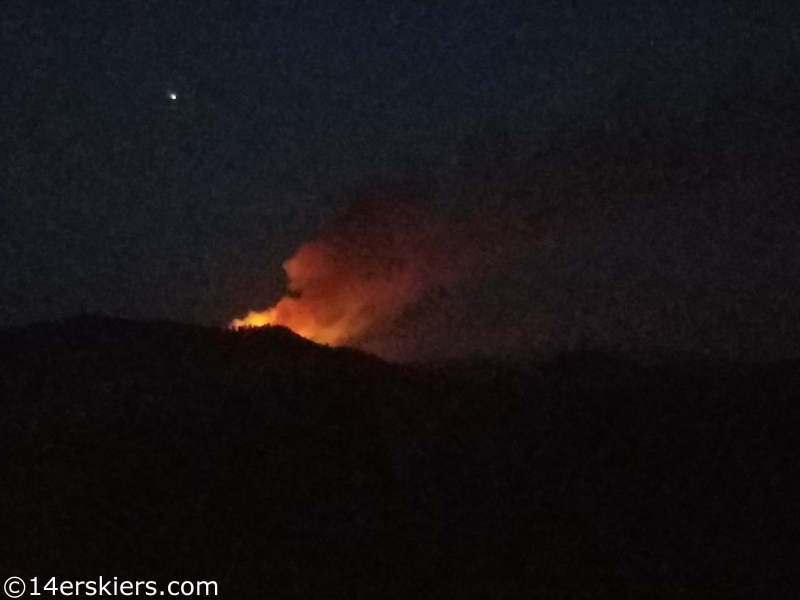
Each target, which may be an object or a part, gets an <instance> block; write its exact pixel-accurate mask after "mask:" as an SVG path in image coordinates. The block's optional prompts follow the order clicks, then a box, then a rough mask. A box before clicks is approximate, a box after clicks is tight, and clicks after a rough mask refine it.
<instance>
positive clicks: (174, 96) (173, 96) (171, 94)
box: [169, 92, 178, 100]
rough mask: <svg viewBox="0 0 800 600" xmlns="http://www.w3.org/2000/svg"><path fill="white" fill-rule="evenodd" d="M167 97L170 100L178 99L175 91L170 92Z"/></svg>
mask: <svg viewBox="0 0 800 600" xmlns="http://www.w3.org/2000/svg"><path fill="white" fill-rule="evenodd" d="M169 99H170V100H177V99H178V94H176V93H175V92H170V93H169Z"/></svg>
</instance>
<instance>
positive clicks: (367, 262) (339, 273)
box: [231, 189, 477, 346]
mask: <svg viewBox="0 0 800 600" xmlns="http://www.w3.org/2000/svg"><path fill="white" fill-rule="evenodd" d="M345 206H346V209H345V210H344V211H343V212H342V213H341V215H340V216H339V217H338V218H336V219H334V221H333V222H332V223H331V224H330V226H328V227H326V228H325V229H324V230H323V231H322V232H321V234H320V235H319V236H318V237H317V238H316V239H314V240H313V241H310V242H308V243H306V244H303V245H302V246H301V247H300V248H299V249H298V251H297V252H296V253H295V254H294V256H292V257H291V258H290V259H289V260H287V261H286V262H285V263H284V265H283V266H284V270H285V271H286V275H287V278H288V291H287V294H286V295H285V296H284V298H283V299H281V300H280V301H279V302H278V303H277V304H276V305H275V306H273V307H272V308H270V309H268V310H266V311H263V312H251V313H249V314H248V315H247V316H245V317H244V318H242V319H236V320H235V321H233V322H232V323H231V327H233V328H239V327H247V326H264V325H282V326H285V327H288V328H289V329H291V330H293V331H294V332H295V333H297V334H299V335H302V336H303V337H306V338H308V339H310V340H313V341H315V342H318V343H323V344H329V345H332V346H339V345H345V344H346V345H353V344H357V343H359V342H362V341H365V340H369V339H370V338H371V337H374V336H377V335H380V334H382V333H385V332H386V331H387V329H388V328H390V327H391V325H392V323H393V322H395V321H396V320H397V319H398V317H400V316H401V315H402V314H403V313H404V311H406V309H408V308H409V307H410V306H412V305H413V304H414V303H416V302H418V301H419V300H420V299H422V298H423V297H424V296H426V295H427V294H430V293H431V292H434V291H435V290H437V289H440V288H443V287H444V288H447V287H449V286H453V285H454V284H456V283H458V282H459V281H461V280H462V279H464V278H465V277H466V276H467V274H468V273H469V271H470V269H471V268H472V267H474V266H475V265H476V260H475V259H476V256H477V252H476V251H477V248H476V247H475V244H474V243H470V239H469V238H470V236H469V232H468V231H467V228H466V227H465V226H464V225H459V224H458V223H455V222H453V220H452V219H445V218H443V217H442V216H440V215H437V214H436V211H433V210H431V209H430V206H429V205H426V204H425V203H424V202H423V201H422V200H420V199H419V198H416V197H414V195H413V194H410V193H408V192H402V191H397V190H393V191H387V190H377V189H370V190H368V191H365V190H360V191H355V192H351V193H350V194H348V196H347V198H346V203H345Z"/></svg>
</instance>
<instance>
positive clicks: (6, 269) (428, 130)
mask: <svg viewBox="0 0 800 600" xmlns="http://www.w3.org/2000/svg"><path fill="white" fill-rule="evenodd" d="M795 5H796V2H790V1H786V2H764V1H759V2H755V1H754V2H718V1H712V2H702V1H697V0H692V1H689V0H677V1H673V2H652V1H650V0H643V1H639V2H593V3H591V2H563V1H558V2H555V1H553V2H530V1H525V2H522V1H519V2H498V1H493V2H471V1H464V2H436V1H425V2H423V1H419V2H363V3H351V2H341V1H336V0H329V1H326V2H322V1H314V0H308V1H300V0H293V1H291V2H225V1H222V0H217V1H212V0H205V1H204V0H192V1H177V0H173V1H169V2H165V1H163V0H158V1H152V0H137V1H136V2H134V1H131V0H116V1H107V0H103V1H100V0H80V1H69V0H58V1H53V2H46V1H31V0H28V1H25V2H14V1H12V0H6V1H4V2H3V3H2V6H0V19H1V20H2V30H1V31H0V36H1V37H0V48H2V51H1V52H0V206H1V207H2V211H1V212H0V326H6V325H14V324H22V323H26V322H31V321H37V320H42V319H51V318H59V317H62V316H66V315H70V314H75V313H78V312H81V311H102V312H105V313H108V314H112V315H120V316H129V317H137V318H170V319H176V320H181V321H191V322H202V323H209V324H220V325H221V324H225V323H226V322H228V321H229V320H230V319H231V318H233V317H235V316H240V315H241V314H242V313H243V312H244V311H246V310H247V309H248V308H265V307H266V306H268V305H269V304H271V303H272V302H274V301H275V300H276V299H277V298H278V297H279V296H280V295H281V292H282V289H283V286H284V279H283V273H282V271H281V263H282V262H283V261H284V260H285V259H286V258H288V257H289V256H291V255H292V253H293V252H294V251H295V250H296V248H297V247H298V246H299V245H300V244H302V243H303V242H305V241H307V240H309V239H311V238H312V237H313V236H314V235H315V231H316V230H317V229H318V227H319V226H320V224H321V223H324V222H325V220H326V219H327V218H328V217H329V216H330V215H331V214H332V213H334V212H335V211H336V210H337V198H338V197H339V195H340V194H341V191H342V190H343V189H346V188H347V187H348V186H352V185H360V184H362V183H363V182H364V181H373V180H379V181H382V182H387V181H388V182H391V181H396V180H398V181H399V180H403V181H407V180H409V179H411V180H413V181H416V182H418V183H420V184H422V185H423V187H425V189H426V190H428V191H429V192H430V193H431V195H432V196H433V197H434V198H435V202H436V204H437V206H438V207H439V210H441V211H445V212H453V213H459V212H461V213H465V214H467V215H469V216H468V218H469V219H472V220H483V219H486V220H488V221H491V220H492V215H501V216H500V217H499V222H500V223H501V225H500V227H513V225H514V222H515V221H514V220H515V219H518V220H519V221H520V222H524V223H525V224H526V227H532V231H534V233H532V234H531V244H530V247H529V248H525V249H523V250H521V249H520V248H518V247H511V246H509V247H505V248H503V249H502V252H500V253H501V254H502V253H505V254H506V255H507V256H505V258H504V262H502V264H500V263H498V264H495V265H494V269H493V271H492V273H491V275H490V276H483V277H481V278H480V279H476V280H474V281H470V282H468V283H466V284H464V285H462V286H460V287H459V288H457V289H452V290H448V291H447V293H446V294H442V295H441V296H440V297H438V298H433V299H426V300H425V301H424V302H423V303H422V305H421V306H420V307H417V313H418V314H424V313H425V311H428V313H427V315H428V316H425V317H419V318H418V319H417V320H416V321H415V320H414V314H412V315H410V316H409V317H408V318H406V319H405V322H404V323H403V324H401V326H400V327H399V329H398V333H397V341H396V342H393V343H394V344H395V346H394V347H396V348H397V353H398V355H402V354H403V353H405V354H408V353H409V352H411V354H413V353H414V352H418V353H419V355H422V354H425V353H427V354H428V355H444V354H458V353H467V354H469V353H475V352H482V353H488V354H493V353H494V354H496V353H498V352H500V353H502V352H514V351H518V350H519V349H520V348H550V347H564V346H570V345H573V346H574V345H575V344H580V343H585V342H587V341H588V342H589V343H602V344H610V345H615V344H617V345H619V344H623V345H624V344H628V345H634V346H643V347H659V346H661V347H670V348H672V347H675V348H686V349H693V350H697V349H704V348H712V349H713V350H714V351H716V350H720V351H723V352H727V353H733V354H742V355H750V356H752V355H765V354H770V353H771V354H774V355H785V354H795V355H796V354H797V353H798V350H797V349H798V345H797V343H796V342H797V340H798V337H797V334H798V308H797V307H798V306H799V305H800V302H798V299H800V289H799V288H798V277H797V275H798V267H800V251H799V248H800V234H798V231H799V230H798V224H799V223H800V209H798V200H799V198H798V192H797V190H798V185H797V184H798V179H799V178H798V172H797V156H798V150H800V147H799V146H800V145H799V144H798V142H799V141H800V130H799V129H798V123H800V119H798V114H800V111H799V106H798V98H800V84H799V83H798V82H800V60H799V59H798V57H799V56H800V54H799V53H798V51H799V50H800V48H799V44H800V27H798V23H800V21H798V10H797V8H796V7H795ZM171 93H174V94H176V95H177V99H176V100H172V99H171V98H170V96H169V94H171ZM534 221H535V224H534V225H531V223H532V222H534ZM511 237H513V236H511ZM433 323H438V325H432V324H433ZM420 338H424V342H423V343H422V346H423V347H424V348H425V350H419V351H416V350H415V351H409V350H408V348H409V344H411V343H410V342H408V340H409V339H413V340H419V339H420ZM403 340H405V342H404V341H403ZM404 344H406V345H405V346H404ZM414 344H417V342H416V341H415V342H414ZM414 344H411V345H414ZM401 348H403V349H401Z"/></svg>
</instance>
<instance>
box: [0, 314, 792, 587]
mask: <svg viewBox="0 0 800 600" xmlns="http://www.w3.org/2000/svg"><path fill="white" fill-rule="evenodd" d="M797 367H798V365H796V364H789V363H786V364H772V365H762V366H746V365H733V364H712V363H710V362H709V363H700V362H698V361H687V360H683V361H677V360H676V361H672V362H666V361H664V362H662V363H660V364H658V365H652V364H651V365H650V366H642V365H637V364H636V363H633V362H630V361H628V360H625V359H622V358H615V357H610V356H605V355H601V354H589V353H586V354H580V355H571V356H565V357H562V358H560V359H558V360H553V361H551V362H548V363H546V364H541V365H539V366H538V367H536V368H530V369H521V368H519V367H511V366H509V365H500V364H491V363H476V364H465V363H461V364H458V363H454V364H450V365H446V366H439V367H432V366H431V367H427V368H419V367H408V366H405V367H401V366H392V365H388V364H385V363H383V362H381V361H379V360H377V359H375V358H373V357H370V356H367V355H364V354H361V353H358V352H356V351H351V350H334V349H328V348H321V347H318V346H315V345H313V344H311V343H309V342H306V341H305V340H302V339H300V338H296V337H295V336H294V335H292V334H291V333H289V332H288V331H286V330H282V329H277V328H276V329H269V330H260V331H247V332H229V331H220V330H213V329H204V328H200V327H192V326H184V325H177V324H170V323H143V322H135V321H124V320H113V319H104V318H78V319H73V320H68V321H65V322H62V323H59V324H52V325H40V326H33V327H28V328H25V329H20V330H11V331H6V332H3V333H0V576H2V579H3V580H5V578H6V577H8V576H10V575H19V576H21V577H23V578H25V579H29V578H30V577H34V576H37V577H39V580H40V582H41V581H43V580H46V579H48V578H50V577H53V576H55V577H57V578H58V579H59V580H89V579H95V580H96V579H97V578H98V577H99V576H101V575H102V576H103V577H105V578H113V577H117V578H118V579H119V580H123V579H129V580H133V581H137V580H145V581H147V580H152V581H156V582H158V584H159V586H160V588H159V589H164V587H165V586H166V584H167V583H168V582H170V581H172V580H178V581H182V580H191V581H197V580H204V581H209V580H214V581H216V582H217V583H218V586H219V596H220V597H223V598H237V599H245V598H347V599H352V598H366V599H384V598H408V599H416V598H447V599H450V598H452V599H455V598H600V597H604V598H605V597H607V598H712V597H714V598H792V597H797V596H796V595H795V594H794V593H793V589H794V579H795V576H794V572H795V570H796V568H797V563H796V562H794V559H795V558H796V557H795V556H793V555H792V553H791V551H790V550H791V547H792V545H793V542H794V541H796V540H797V539H800V496H799V495H798V483H797V478H798V468H799V467H800V462H798V457H799V456H800V452H798V446H799V445H800V442H799V440H800V436H799V435H798V434H800V426H798V423H800V406H799V405H798V398H800V374H798V370H797ZM40 585H41V584H40ZM48 595H49V594H48ZM45 597H46V596H45Z"/></svg>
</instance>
